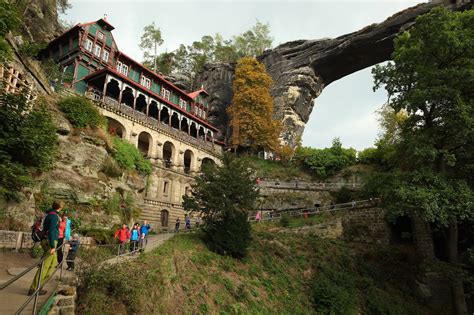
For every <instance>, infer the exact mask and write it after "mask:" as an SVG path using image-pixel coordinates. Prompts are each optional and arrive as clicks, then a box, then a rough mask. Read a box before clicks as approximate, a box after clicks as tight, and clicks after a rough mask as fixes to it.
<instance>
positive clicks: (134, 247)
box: [130, 223, 140, 253]
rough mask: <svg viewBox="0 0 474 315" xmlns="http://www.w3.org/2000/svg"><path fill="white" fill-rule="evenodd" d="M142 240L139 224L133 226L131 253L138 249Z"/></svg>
mask: <svg viewBox="0 0 474 315" xmlns="http://www.w3.org/2000/svg"><path fill="white" fill-rule="evenodd" d="M139 240H140V229H139V228H138V223H135V224H134V225H133V228H132V230H131V231H130V252H132V253H134V252H135V251H136V250H137V249H138V241H139Z"/></svg>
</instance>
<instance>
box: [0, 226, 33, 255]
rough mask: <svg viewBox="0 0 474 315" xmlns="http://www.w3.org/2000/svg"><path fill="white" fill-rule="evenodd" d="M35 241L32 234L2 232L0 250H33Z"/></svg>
mask: <svg viewBox="0 0 474 315" xmlns="http://www.w3.org/2000/svg"><path fill="white" fill-rule="evenodd" d="M32 246H33V241H32V240H31V237H30V232H18V231H5V230H0V248H14V249H15V250H16V251H18V250H19V249H23V248H31V247H32Z"/></svg>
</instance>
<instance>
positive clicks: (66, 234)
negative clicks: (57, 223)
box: [63, 214, 71, 242]
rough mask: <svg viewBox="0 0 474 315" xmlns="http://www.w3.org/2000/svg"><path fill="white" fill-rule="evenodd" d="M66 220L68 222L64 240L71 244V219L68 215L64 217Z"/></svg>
mask: <svg viewBox="0 0 474 315" xmlns="http://www.w3.org/2000/svg"><path fill="white" fill-rule="evenodd" d="M64 218H65V220H66V229H65V230H64V240H65V241H66V242H69V240H70V239H71V220H70V219H69V217H68V216H67V214H64V215H63V220H64Z"/></svg>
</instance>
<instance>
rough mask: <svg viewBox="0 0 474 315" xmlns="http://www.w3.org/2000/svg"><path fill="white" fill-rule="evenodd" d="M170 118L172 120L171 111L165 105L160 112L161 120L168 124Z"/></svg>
mask: <svg viewBox="0 0 474 315" xmlns="http://www.w3.org/2000/svg"><path fill="white" fill-rule="evenodd" d="M169 120H170V112H169V110H168V108H167V107H165V106H163V107H162V108H161V112H160V121H161V122H162V123H164V124H165V125H168V124H169Z"/></svg>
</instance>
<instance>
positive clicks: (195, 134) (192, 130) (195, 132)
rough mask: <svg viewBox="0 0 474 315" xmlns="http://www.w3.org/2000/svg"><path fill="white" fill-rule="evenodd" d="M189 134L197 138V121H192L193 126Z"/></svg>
mask: <svg viewBox="0 0 474 315" xmlns="http://www.w3.org/2000/svg"><path fill="white" fill-rule="evenodd" d="M189 134H190V135H191V137H194V138H197V128H196V123H191V127H189Z"/></svg>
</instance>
